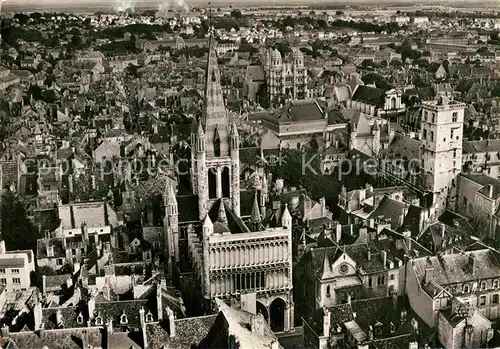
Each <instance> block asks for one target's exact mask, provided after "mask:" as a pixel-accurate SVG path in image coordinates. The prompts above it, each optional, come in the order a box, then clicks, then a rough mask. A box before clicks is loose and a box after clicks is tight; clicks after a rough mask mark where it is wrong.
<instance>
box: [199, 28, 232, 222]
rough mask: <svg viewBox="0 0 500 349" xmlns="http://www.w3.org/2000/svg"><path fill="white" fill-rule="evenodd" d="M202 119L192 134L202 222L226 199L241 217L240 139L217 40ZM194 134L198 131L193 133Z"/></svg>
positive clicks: (212, 50)
mask: <svg viewBox="0 0 500 349" xmlns="http://www.w3.org/2000/svg"><path fill="white" fill-rule="evenodd" d="M205 78H206V80H205V94H204V106H203V113H202V118H201V120H200V122H199V124H198V127H197V131H196V134H192V137H191V140H192V143H193V150H192V151H193V152H194V154H193V156H192V160H191V161H192V169H193V172H194V176H193V177H196V178H195V179H194V178H193V182H195V183H196V185H195V186H193V188H194V192H195V194H197V195H198V204H199V219H200V220H201V221H202V220H204V219H205V216H206V214H207V212H208V211H209V210H210V208H211V207H212V205H213V203H214V202H215V201H216V200H217V199H220V198H222V199H223V200H224V201H226V203H227V204H228V205H229V206H230V207H231V208H232V209H233V211H234V212H235V213H236V214H237V215H238V216H239V214H240V178H239V172H240V169H239V166H240V165H239V135H238V129H237V127H236V124H234V123H233V125H231V124H230V123H229V120H228V116H227V111H226V108H225V106H224V99H223V95H222V87H221V84H220V71H219V67H218V65H217V54H216V50H215V40H214V39H213V38H210V45H209V53H208V64H207V69H206V77H205ZM192 132H194V131H192Z"/></svg>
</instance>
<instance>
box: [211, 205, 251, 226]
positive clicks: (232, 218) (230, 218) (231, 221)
mask: <svg viewBox="0 0 500 349" xmlns="http://www.w3.org/2000/svg"><path fill="white" fill-rule="evenodd" d="M220 205H223V206H224V210H225V212H226V218H225V220H227V222H223V220H224V219H223V218H221V217H219V213H220ZM208 215H209V217H210V220H211V221H212V222H213V224H214V232H228V231H229V232H231V233H232V234H239V233H247V232H250V230H249V229H248V227H247V226H246V225H245V223H244V222H243V220H242V219H241V218H240V217H238V216H237V215H236V213H234V211H233V210H232V209H231V208H230V207H229V206H228V205H227V204H226V203H225V202H224V201H222V200H221V199H219V200H217V201H216V202H215V203H214V204H213V206H212V208H211V209H210V210H209V211H208ZM217 223H219V224H217Z"/></svg>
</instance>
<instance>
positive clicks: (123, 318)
mask: <svg viewBox="0 0 500 349" xmlns="http://www.w3.org/2000/svg"><path fill="white" fill-rule="evenodd" d="M120 324H122V325H125V324H128V319H127V314H125V312H123V314H122V315H121V316H120Z"/></svg>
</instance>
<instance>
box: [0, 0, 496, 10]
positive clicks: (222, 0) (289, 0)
mask: <svg viewBox="0 0 500 349" xmlns="http://www.w3.org/2000/svg"><path fill="white" fill-rule="evenodd" d="M0 1H2V0H0ZM125 1H131V0H125ZM175 1H176V0H136V1H135V3H136V5H135V7H136V8H144V7H152V8H155V7H158V5H159V4H160V3H162V2H175ZM185 1H186V3H187V4H188V5H189V6H191V7H192V6H207V4H208V2H209V1H208V0H185ZM210 1H211V2H212V3H213V4H214V5H219V6H229V5H233V6H235V7H237V6H248V5H252V6H258V5H259V4H260V5H263V6H272V5H297V4H300V5H319V4H332V5H334V4H337V5H341V4H359V3H364V4H367V3H370V2H371V3H374V4H376V5H384V4H398V3H401V2H404V3H410V2H413V3H417V4H418V3H425V4H433V5H446V4H449V5H450V6H453V7H455V6H457V5H458V6H460V5H469V6H470V5H474V6H477V7H482V6H484V5H486V3H490V4H491V3H495V2H496V1H498V0H486V1H484V0H433V1H431V0H316V1H313V2H311V1H310V0H210ZM116 3H117V0H73V1H71V0H3V4H2V7H3V9H4V10H6V11H9V8H12V9H15V10H19V9H20V8H23V9H24V8H26V11H29V10H32V9H51V8H54V9H64V8H68V9H69V8H75V7H78V8H87V9H89V10H92V9H102V8H113V7H115V5H116Z"/></svg>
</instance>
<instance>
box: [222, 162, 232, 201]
mask: <svg viewBox="0 0 500 349" xmlns="http://www.w3.org/2000/svg"><path fill="white" fill-rule="evenodd" d="M221 179H222V181H221V182H222V197H224V198H228V197H230V195H231V175H230V171H229V168H228V167H227V166H224V167H223V168H222V172H221Z"/></svg>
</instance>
